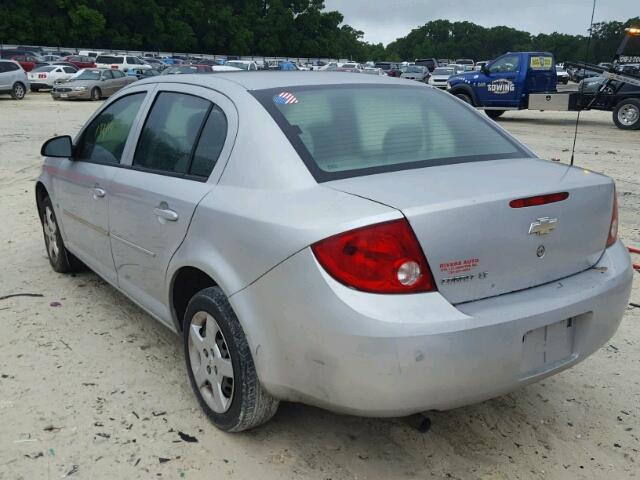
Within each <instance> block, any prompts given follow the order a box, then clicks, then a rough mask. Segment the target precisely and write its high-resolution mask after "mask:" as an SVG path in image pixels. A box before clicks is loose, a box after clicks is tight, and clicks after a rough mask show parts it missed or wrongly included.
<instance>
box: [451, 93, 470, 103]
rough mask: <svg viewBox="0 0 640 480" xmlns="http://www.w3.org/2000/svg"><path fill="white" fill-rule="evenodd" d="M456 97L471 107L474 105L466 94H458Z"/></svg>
mask: <svg viewBox="0 0 640 480" xmlns="http://www.w3.org/2000/svg"><path fill="white" fill-rule="evenodd" d="M455 95H456V97H458V98H459V99H460V100H462V101H463V102H464V103H468V104H469V105H473V100H472V99H471V97H470V96H469V95H467V94H466V93H456V94H455Z"/></svg>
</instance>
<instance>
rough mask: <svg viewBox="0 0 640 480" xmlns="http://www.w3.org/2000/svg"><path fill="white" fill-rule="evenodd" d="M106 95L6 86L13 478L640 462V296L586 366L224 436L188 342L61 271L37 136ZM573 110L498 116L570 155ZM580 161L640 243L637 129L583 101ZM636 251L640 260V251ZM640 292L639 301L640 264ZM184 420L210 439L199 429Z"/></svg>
mask: <svg viewBox="0 0 640 480" xmlns="http://www.w3.org/2000/svg"><path fill="white" fill-rule="evenodd" d="M97 107H98V104H97V103H91V102H77V103H71V102H67V103H64V102H55V103H54V102H53V101H52V100H51V98H50V96H49V95H48V94H30V95H29V96H27V98H26V99H25V100H23V101H21V102H17V101H13V100H10V99H5V98H2V99H0V205H1V206H2V208H1V209H0V297H2V296H4V295H9V294H15V293H35V294H41V295H42V297H14V298H10V299H4V300H1V299H0V479H1V480H9V479H11V480H14V479H25V480H38V479H57V478H66V477H69V478H72V479H76V478H77V479H102V478H105V479H133V478H172V479H173V478H187V479H204V478H208V479H215V478H238V479H267V480H272V479H293V478H311V479H319V480H326V479H333V480H339V479H396V478H400V479H402V478H420V479H427V478H447V479H505V480H506V479H510V480H511V479H525V478H526V479H529V478H535V479H565V478H568V479H573V478H580V479H582V478H584V479H598V480H599V479H604V478H607V479H610V480H619V479H628V478H639V477H640V453H639V451H640V329H639V322H640V308H632V307H629V309H628V310H627V312H626V315H625V318H624V320H623V322H622V326H621V327H620V329H619V331H618V333H617V334H616V335H615V337H614V338H613V339H611V341H610V342H609V343H608V344H607V345H606V346H605V347H603V348H602V349H601V350H600V351H599V352H597V353H596V354H595V355H593V356H592V357H590V358H589V359H588V360H586V361H585V362H583V363H581V364H580V365H578V366H577V367H575V368H572V369H570V370H568V371H565V372H563V373H561V374H559V375H557V376H555V377H552V378H550V379H548V380H545V381H543V382H542V383H539V384H535V385H532V386H529V387H526V388H523V389H521V390H519V391H516V392H514V393H512V394H509V395H506V396H503V397H500V398H496V399H494V400H491V401H488V402H484V403H482V404H479V405H473V406H470V407H466V408H460V409H457V410H453V411H448V412H429V413H428V417H429V418H430V420H431V422H432V426H431V429H430V430H429V431H428V432H427V433H420V432H418V431H417V430H416V429H415V428H413V427H412V426H411V425H410V424H409V422H408V421H407V420H406V419H365V418H356V417H348V416H340V415H335V414H332V413H328V412H325V411H322V410H319V409H315V408H311V407H306V406H303V405H295V404H283V405H282V406H281V408H280V410H279V412H278V414H277V415H276V417H275V418H274V419H273V421H271V422H270V423H269V424H267V425H265V426H264V427H262V428H260V429H258V430H255V431H252V432H249V433H245V434H234V435H229V434H224V433H221V432H219V431H217V430H216V429H215V428H214V427H213V426H212V425H211V424H209V423H208V421H207V420H206V418H205V416H204V415H203V414H202V413H201V411H200V409H199V408H198V405H197V403H196V400H195V397H194V396H193V394H192V392H191V389H190V386H189V384H188V380H187V376H186V372H185V367H184V362H183V358H182V350H181V346H180V342H179V340H178V338H177V337H175V336H174V335H173V334H172V333H170V332H169V331H167V330H166V329H164V328H163V327H162V326H160V325H159V324H158V323H157V322H156V321H154V320H153V319H152V318H151V317H150V316H148V315H147V314H145V313H143V312H142V311H141V310H140V309H139V308H137V307H136V306H134V305H133V303H131V302H130V301H129V300H127V299H126V298H125V297H124V296H122V295H121V294H120V293H118V292H117V291H116V290H114V289H113V288H112V287H110V286H108V285H107V284H105V282H103V281H102V280H101V279H99V278H98V277H97V276H96V275H94V274H92V273H89V272H87V273H82V274H78V275H75V276H67V275H59V274H56V273H54V272H53V271H52V270H51V268H50V267H49V264H48V262H47V258H46V254H45V250H44V247H43V245H44V243H43V238H42V234H41V230H40V224H39V222H38V219H37V216H36V210H35V205H34V193H33V187H34V181H35V179H36V177H37V176H38V173H39V169H40V164H41V157H40V155H39V150H40V145H41V144H42V142H43V141H44V140H46V139H47V138H49V137H51V136H53V135H56V134H67V133H68V134H74V133H75V132H76V131H77V130H78V129H79V127H80V126H81V125H82V124H83V123H84V121H85V120H86V119H87V117H88V116H89V114H90V113H91V112H92V111H93V110H94V109H95V108H97ZM574 121H575V114H574V113H540V112H514V113H506V114H505V115H504V118H503V119H502V120H501V121H500V123H501V125H503V126H504V127H505V128H506V129H508V130H509V131H511V132H512V133H514V134H515V135H516V136H517V137H518V138H520V139H521V140H523V141H524V142H525V143H526V144H527V145H529V146H530V147H532V148H533V149H534V150H536V151H537V152H538V153H539V154H540V155H542V156H543V157H545V158H551V157H558V158H560V159H561V160H562V161H565V162H566V161H568V159H569V156H570V152H569V149H570V148H571V143H572V139H573V135H572V134H573V128H574ZM576 164H578V165H580V166H584V167H587V168H590V169H593V170H597V171H602V172H605V173H607V174H608V175H610V176H612V177H613V178H614V179H615V180H616V182H617V185H618V195H619V200H620V214H621V218H620V221H621V228H620V236H621V237H622V239H623V240H624V241H625V243H627V244H629V245H640V131H638V132H624V131H621V130H618V129H616V128H615V127H614V126H613V124H612V122H611V115H610V114H609V113H601V112H586V113H583V114H582V122H581V126H580V130H579V137H578V144H577V154H576ZM639 260H640V259H639ZM635 279H636V282H635V286H634V290H633V293H632V302H635V303H640V281H638V280H640V277H639V276H638V275H636V276H635ZM180 432H183V433H186V434H188V435H191V436H193V437H195V438H196V439H197V442H185V441H184V440H182V439H181V436H180Z"/></svg>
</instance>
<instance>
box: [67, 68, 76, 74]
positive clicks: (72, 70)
mask: <svg viewBox="0 0 640 480" xmlns="http://www.w3.org/2000/svg"><path fill="white" fill-rule="evenodd" d="M64 71H65V73H76V72H77V70H76V69H75V68H71V67H64Z"/></svg>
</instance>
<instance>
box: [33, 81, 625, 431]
mask: <svg viewBox="0 0 640 480" xmlns="http://www.w3.org/2000/svg"><path fill="white" fill-rule="evenodd" d="M42 154H43V155H44V156H45V157H46V158H45V162H44V166H43V170H42V174H41V176H40V178H39V180H38V182H37V186H36V199H37V207H38V213H39V215H40V218H41V219H42V224H43V230H44V240H45V245H46V249H47V252H48V255H49V260H50V263H51V266H52V267H53V269H54V270H56V271H57V272H69V271H72V270H73V269H76V268H79V267H81V266H82V264H84V265H86V266H88V267H89V268H91V269H92V270H94V271H95V272H96V273H98V274H99V275H100V276H101V277H103V278H104V279H105V280H107V281H108V282H109V283H110V284H111V285H113V287H114V288H116V289H118V290H120V291H121V292H123V293H124V294H125V295H127V296H128V297H129V298H131V300H132V301H134V302H135V303H137V304H138V305H140V306H141V307H143V308H144V309H145V310H146V311H147V312H149V313H150V314H151V315H152V316H154V317H155V318H157V319H158V320H159V321H160V323H162V324H164V325H165V326H166V327H168V328H170V329H172V330H174V331H175V332H177V333H179V334H180V335H182V338H183V342H184V352H185V359H186V366H187V372H188V376H189V379H190V382H191V385H192V387H193V389H194V392H195V394H196V396H197V399H198V401H199V403H200V405H201V406H202V408H203V409H204V411H205V412H206V413H207V415H208V416H209V417H210V418H211V419H212V421H213V423H214V424H215V425H217V426H218V427H219V428H221V429H223V430H227V431H241V430H246V429H248V428H252V427H255V426H257V425H259V424H261V423H263V422H265V421H267V420H268V419H269V418H271V416H272V415H273V414H274V413H275V411H276V409H277V406H278V402H279V400H289V401H299V402H305V403H308V404H313V405H318V406H321V407H324V408H327V409H331V410H335V411H339V412H347V413H352V414H361V415H371V416H398V415H408V414H413V413H416V412H421V411H424V410H427V409H448V408H452V407H457V406H460V405H465V404H469V403H472V402H478V401H482V400H485V399H488V398H491V397H494V396H496V395H502V394H504V393H506V392H509V391H511V390H513V389H515V388H518V387H520V386H522V385H526V384H528V383H531V382H534V381H538V380H540V379H542V378H545V377H547V376H549V375H552V374H554V373H557V372H559V371H561V370H564V369H566V368H568V367H570V366H572V365H575V364H576V363H577V362H579V361H581V360H583V359H585V358H586V357H587V356H589V355H590V354H592V353H593V352H594V351H596V350H597V349H598V348H599V347H600V346H601V345H602V344H603V343H604V342H606V341H607V340H608V339H609V338H610V337H611V336H612V335H613V334H614V332H615V331H616V329H617V327H618V324H619V323H620V320H621V318H622V316H623V312H624V310H625V308H626V305H627V302H628V299H629V294H630V288H631V281H632V270H631V264H630V259H629V255H628V253H627V252H626V250H625V248H624V247H623V245H622V243H621V242H620V241H618V240H617V221H618V220H617V204H616V200H615V198H616V197H615V188H614V183H613V181H612V180H611V179H610V178H608V177H605V176H603V175H599V174H597V173H593V172H589V171H585V170H583V169H581V168H576V167H570V166H567V165H562V164H557V163H552V162H549V161H545V160H542V159H540V158H538V157H537V156H536V155H535V154H534V153H532V152H531V151H530V150H529V149H528V148H527V147H525V146H524V145H522V144H521V143H519V142H518V141H517V140H515V139H514V138H513V137H511V136H510V135H509V134H507V133H506V132H505V131H504V130H502V129H501V128H500V127H499V126H497V125H496V124H495V123H494V122H492V121H491V120H489V119H487V118H485V117H484V116H483V115H481V114H479V113H478V112H476V111H475V109H473V108H472V107H470V106H468V105H466V104H464V103H463V102H461V101H459V100H457V99H456V98H454V97H452V96H450V95H448V94H446V93H445V92H442V91H440V90H437V89H434V88H432V87H429V86H426V85H424V84H419V83H416V82H412V81H405V80H401V79H394V78H387V77H374V76H361V75H344V74H340V73H317V72H309V73H307V72H299V73H290V72H283V73H279V72H278V73H273V72H268V73H267V72H265V73H260V72H256V73H255V74H253V75H246V76H238V75H234V74H219V75H181V76H178V77H176V76H166V77H165V76H159V77H155V78H153V79H148V80H142V81H140V82H137V83H136V84H135V85H132V86H130V87H128V88H126V89H124V90H123V91H121V92H119V93H118V94H117V95H115V96H114V97H113V98H112V99H111V100H109V101H108V102H106V103H105V104H104V105H103V106H102V107H101V108H100V109H99V110H98V111H97V112H96V113H95V114H94V115H93V117H92V118H90V119H89V121H88V122H87V124H86V125H85V127H84V128H83V129H82V130H81V131H80V133H79V134H78V135H77V136H76V138H75V139H74V140H73V141H72V139H71V137H68V136H67V137H57V138H54V139H51V140H49V141H48V142H47V143H45V144H44V145H43V148H42Z"/></svg>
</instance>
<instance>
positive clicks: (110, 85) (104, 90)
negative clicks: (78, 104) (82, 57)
mask: <svg viewBox="0 0 640 480" xmlns="http://www.w3.org/2000/svg"><path fill="white" fill-rule="evenodd" d="M136 80H137V77H135V76H127V75H125V74H124V72H121V71H120V70H109V69H107V68H85V69H84V70H81V71H80V72H78V74H77V75H76V76H74V77H73V78H72V79H71V80H70V81H68V82H66V83H63V84H57V85H54V86H53V89H52V90H51V96H52V97H53V99H54V100H60V99H63V100H73V99H79V98H83V99H86V100H100V99H101V98H105V97H110V96H111V95H113V94H114V93H116V92H117V91H118V90H120V89H121V88H123V87H126V86H127V85H129V84H131V83H133V82H135V81H136Z"/></svg>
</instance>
